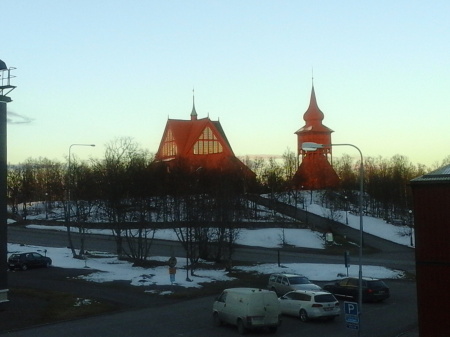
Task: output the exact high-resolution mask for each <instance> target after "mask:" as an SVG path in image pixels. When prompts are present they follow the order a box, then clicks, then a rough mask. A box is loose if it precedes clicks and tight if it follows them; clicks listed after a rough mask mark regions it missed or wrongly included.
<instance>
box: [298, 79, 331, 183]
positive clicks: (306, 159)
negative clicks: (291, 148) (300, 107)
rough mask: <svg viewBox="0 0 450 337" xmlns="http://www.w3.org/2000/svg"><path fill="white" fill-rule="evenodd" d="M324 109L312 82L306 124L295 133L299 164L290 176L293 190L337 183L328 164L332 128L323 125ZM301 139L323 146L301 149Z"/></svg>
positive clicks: (304, 117) (329, 163) (305, 117)
mask: <svg viewBox="0 0 450 337" xmlns="http://www.w3.org/2000/svg"><path fill="white" fill-rule="evenodd" d="M323 119H324V114H323V112H322V111H321V110H320V109H319V106H318V105H317V100H316V93H315V90H314V84H313V85H312V89H311V98H310V101H309V107H308V109H307V110H306V112H305V113H304V114H303V120H304V121H305V125H304V126H303V127H302V128H300V129H299V130H298V131H296V132H295V134H296V135H297V156H298V159H299V163H300V166H299V167H298V169H297V172H296V173H295V175H294V178H293V186H294V188H295V189H306V190H314V189H326V188H333V187H337V186H338V185H339V177H338V175H337V174H336V172H335V171H334V169H333V167H332V166H331V162H332V150H331V146H330V144H331V133H332V132H333V130H331V129H330V128H328V127H326V126H325V125H323V124H322V121H323ZM304 142H314V143H318V144H323V145H325V146H324V147H323V148H321V149H317V151H314V152H306V151H304V150H303V149H302V144H303V143H304Z"/></svg>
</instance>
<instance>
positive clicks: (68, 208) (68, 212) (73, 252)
mask: <svg viewBox="0 0 450 337" xmlns="http://www.w3.org/2000/svg"><path fill="white" fill-rule="evenodd" d="M74 146H91V147H94V146H95V144H72V145H70V146H69V165H68V166H67V220H66V222H67V225H66V227H67V236H68V238H69V245H70V249H71V250H72V254H73V256H74V257H75V256H76V254H75V250H74V248H73V243H72V237H71V235H70V208H71V207H70V203H71V200H70V188H71V186H72V184H71V179H70V159H71V156H72V154H71V151H72V147H74Z"/></svg>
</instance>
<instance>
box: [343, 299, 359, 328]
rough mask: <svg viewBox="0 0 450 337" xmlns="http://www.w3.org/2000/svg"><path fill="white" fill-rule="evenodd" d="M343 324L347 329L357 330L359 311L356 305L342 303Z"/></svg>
mask: <svg viewBox="0 0 450 337" xmlns="http://www.w3.org/2000/svg"><path fill="white" fill-rule="evenodd" d="M344 311H345V322H346V323H347V328H349V329H353V330H358V329H359V309H358V303H355V302H344Z"/></svg>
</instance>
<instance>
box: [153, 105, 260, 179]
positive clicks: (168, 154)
mask: <svg viewBox="0 0 450 337" xmlns="http://www.w3.org/2000/svg"><path fill="white" fill-rule="evenodd" d="M155 157H156V160H157V161H160V162H164V163H165V164H166V165H167V166H168V167H169V168H170V167H173V166H175V165H183V166H184V167H186V169H187V170H188V171H189V172H195V171H196V170H198V169H199V168H201V169H204V170H207V171H216V172H220V173H232V174H238V175H243V176H245V177H247V178H255V174H254V173H253V171H251V170H250V169H249V168H248V167H247V166H246V165H244V163H242V162H241V161H240V160H239V159H238V158H237V157H236V156H235V155H234V153H233V150H232V149H231V145H230V143H229V141H228V139H227V137H226V135H225V132H224V130H223V128H222V125H221V124H220V122H219V121H212V120H211V119H210V118H209V117H206V118H200V119H199V118H198V116H197V111H196V110H195V102H194V101H193V105H192V112H191V115H190V120H180V119H168V121H167V124H166V128H165V130H164V133H163V136H162V139H161V143H160V145H159V149H158V152H157V153H156V155H155Z"/></svg>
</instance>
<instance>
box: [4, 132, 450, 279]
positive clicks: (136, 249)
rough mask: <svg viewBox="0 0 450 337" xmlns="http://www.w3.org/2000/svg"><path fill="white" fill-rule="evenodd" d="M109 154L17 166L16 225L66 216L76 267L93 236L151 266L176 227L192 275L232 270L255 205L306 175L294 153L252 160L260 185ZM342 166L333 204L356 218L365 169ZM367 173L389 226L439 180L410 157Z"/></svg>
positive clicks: (13, 172) (368, 202) (128, 147)
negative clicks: (100, 232)
mask: <svg viewBox="0 0 450 337" xmlns="http://www.w3.org/2000/svg"><path fill="white" fill-rule="evenodd" d="M105 148H106V150H105V154H104V157H103V158H101V159H91V160H89V161H79V160H77V159H76V158H70V159H71V160H70V167H68V165H67V162H69V161H66V162H63V163H61V162H58V161H54V160H49V159H46V158H39V159H28V160H27V161H25V162H24V163H21V164H19V165H13V166H9V167H8V206H9V210H10V212H11V213H12V216H16V217H17V216H20V217H22V218H23V219H25V220H26V219H27V217H28V216H30V215H31V214H30V212H31V209H30V205H33V203H35V202H40V204H41V205H42V206H43V207H44V208H45V210H41V211H43V212H45V214H46V217H49V218H51V219H55V214H56V216H58V215H60V218H59V219H58V220H60V221H63V222H64V223H65V224H66V225H67V232H68V240H69V247H70V248H71V249H72V253H73V255H74V257H80V256H83V255H84V254H85V251H84V236H85V234H86V233H87V232H88V231H89V229H91V228H105V227H107V228H108V229H110V230H111V231H112V233H113V235H114V238H115V242H116V247H117V248H116V249H117V254H118V255H119V256H120V257H126V258H130V259H132V260H133V261H134V262H135V263H136V264H142V263H145V261H146V260H147V258H148V256H149V255H151V253H150V251H151V245H152V242H153V239H154V237H155V233H156V231H157V230H158V229H159V228H161V227H164V226H165V227H169V228H172V229H173V230H174V232H175V233H176V236H177V238H178V239H179V241H180V242H181V243H182V245H183V247H184V249H185V251H186V254H187V256H188V257H189V261H190V264H191V273H192V272H193V270H194V269H193V268H192V266H195V264H196V263H197V262H198V261H199V259H212V260H215V261H227V262H228V264H230V265H231V259H232V252H233V246H234V243H235V241H236V239H237V238H238V236H239V228H240V227H241V226H242V221H243V220H246V219H255V221H257V219H258V208H257V207H256V205H255V204H254V203H253V202H251V201H249V199H248V198H246V195H247V194H248V193H256V194H267V195H269V196H270V197H271V198H278V197H279V196H281V195H283V194H286V192H288V193H290V192H292V189H291V187H290V181H291V179H292V177H293V175H294V174H295V172H296V170H297V160H296V159H297V158H296V155H295V154H294V153H293V152H291V151H290V150H287V151H286V152H285V153H284V154H283V156H282V158H281V159H275V158H269V159H263V158H256V159H249V158H248V157H247V158H243V162H244V163H245V164H246V165H247V166H248V167H249V168H250V169H251V170H252V171H253V172H255V174H256V180H255V181H246V179H243V178H242V176H240V175H238V174H233V173H224V172H220V171H207V170H204V169H202V168H198V169H197V170H194V171H191V170H189V169H187V167H186V166H185V165H184V163H183V162H181V161H180V162H179V163H178V165H177V166H175V167H171V168H170V169H169V168H168V167H167V166H165V165H160V164H157V163H156V162H155V158H154V155H153V154H151V153H149V152H148V151H145V150H143V149H142V148H140V147H139V145H138V144H136V143H135V142H134V141H133V140H132V139H131V138H117V139H114V140H113V141H111V142H110V143H109V144H107V145H106V147H105ZM67 159H68V158H67ZM445 163H450V156H449V157H447V158H446V159H445V160H444V161H443V164H445ZM333 166H334V168H335V170H336V172H337V173H338V175H339V177H340V178H341V186H340V188H339V189H337V190H334V191H329V193H327V194H326V195H327V201H325V202H327V203H332V204H333V205H334V206H333V207H337V208H340V209H344V208H345V209H347V210H350V211H351V209H352V206H353V205H356V204H357V200H358V195H357V193H358V189H359V188H358V187H359V162H358V161H357V160H354V159H353V158H352V157H350V156H347V155H344V156H342V157H341V158H336V159H335V160H334V162H333ZM364 169H365V177H364V185H365V186H364V189H365V196H364V203H365V205H364V208H365V211H366V212H370V213H371V214H373V215H374V216H377V217H383V218H386V219H394V218H402V219H406V218H407V215H408V210H409V209H411V208H412V205H411V192H410V189H409V186H408V184H409V181H410V180H411V179H413V178H415V177H417V176H419V175H422V174H424V173H427V172H429V171H430V169H428V168H427V167H425V166H423V165H413V164H412V163H410V162H409V161H408V159H407V158H406V157H404V156H401V155H397V156H394V157H393V158H391V159H383V158H381V157H379V158H370V157H369V158H366V159H365V162H364ZM56 210H62V212H56ZM93 219H96V220H93ZM99 219H102V220H101V221H100V220H99ZM211 224H214V225H213V226H211ZM73 229H75V230H76V231H77V232H78V233H79V234H80V235H79V236H78V237H80V243H79V245H77V246H78V248H77V250H76V249H75V245H74V244H73V242H72V234H71V233H72V230H73Z"/></svg>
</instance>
